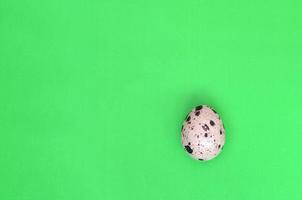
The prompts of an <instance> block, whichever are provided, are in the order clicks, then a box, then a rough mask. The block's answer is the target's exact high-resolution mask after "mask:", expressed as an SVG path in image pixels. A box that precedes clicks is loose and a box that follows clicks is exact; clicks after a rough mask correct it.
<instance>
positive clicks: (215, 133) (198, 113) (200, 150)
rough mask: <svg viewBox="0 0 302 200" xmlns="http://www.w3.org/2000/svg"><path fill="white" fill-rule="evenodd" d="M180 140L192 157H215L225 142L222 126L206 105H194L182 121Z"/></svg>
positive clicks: (211, 109)
mask: <svg viewBox="0 0 302 200" xmlns="http://www.w3.org/2000/svg"><path fill="white" fill-rule="evenodd" d="M181 141H182V145H183V147H184V149H185V150H186V151H187V152H188V153H189V154H190V155H191V156H192V157H193V158H194V159H197V160H202V161H206V160H211V159H213V158H215V157H216V156H217V155H218V154H219V153H220V152H221V150H222V148H223V146H224V142H225V130H224V126H223V123H222V120H221V119H220V117H219V115H218V114H217V113H216V111H215V110H214V109H213V108H211V107H209V106H207V105H201V106H197V107H195V108H194V109H193V110H192V111H191V112H190V113H189V114H188V115H187V117H186V119H185V121H184V122H183V125H182V128H181Z"/></svg>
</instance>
